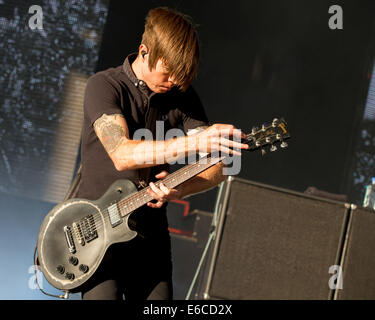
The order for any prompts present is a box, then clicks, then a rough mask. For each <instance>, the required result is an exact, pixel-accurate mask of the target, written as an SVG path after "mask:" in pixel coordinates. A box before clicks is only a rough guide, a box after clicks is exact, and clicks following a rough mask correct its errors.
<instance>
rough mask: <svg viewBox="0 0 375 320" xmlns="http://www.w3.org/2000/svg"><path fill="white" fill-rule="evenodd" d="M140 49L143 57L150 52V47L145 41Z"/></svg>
mask: <svg viewBox="0 0 375 320" xmlns="http://www.w3.org/2000/svg"><path fill="white" fill-rule="evenodd" d="M139 51H140V53H141V56H142V58H144V57H145V55H146V54H148V49H147V47H146V46H145V45H144V44H143V43H142V44H141V45H140V46H139Z"/></svg>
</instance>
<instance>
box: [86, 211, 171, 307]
mask: <svg viewBox="0 0 375 320" xmlns="http://www.w3.org/2000/svg"><path fill="white" fill-rule="evenodd" d="M149 214H154V215H155V214H156V211H151V212H149ZM141 224H142V223H140V225H141ZM154 227H155V225H154ZM150 229H152V228H150ZM153 229H154V230H155V229H156V228H153ZM157 229H158V230H162V231H158V232H157V233H156V234H153V233H150V232H147V228H146V232H143V235H144V237H140V236H137V237H136V238H134V239H133V240H130V241H128V242H124V243H117V244H113V245H112V246H110V247H109V248H108V250H107V253H106V255H105V256H104V258H103V261H102V263H101V265H100V266H99V268H98V270H97V271H96V272H95V274H94V275H93V276H92V278H91V279H89V281H88V282H87V284H86V285H85V287H84V288H83V289H82V298H83V299H84V300H92V299H95V300H122V299H125V300H146V299H155V300H156V299H157V300H159V299H160V300H168V299H172V297H173V288H172V258H171V240H170V236H169V232H168V228H167V225H166V224H164V225H163V227H162V228H157ZM141 230H143V229H141Z"/></svg>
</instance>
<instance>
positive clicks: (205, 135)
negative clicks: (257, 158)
mask: <svg viewBox="0 0 375 320" xmlns="http://www.w3.org/2000/svg"><path fill="white" fill-rule="evenodd" d="M245 137H246V135H245V134H244V133H242V132H241V130H239V129H236V128H235V127H234V126H233V125H231V124H221V123H216V124H214V125H212V126H210V127H208V128H207V129H205V130H204V131H202V132H200V133H197V135H196V138H197V144H198V148H199V150H198V151H199V152H208V153H214V152H222V153H225V154H227V155H231V154H233V155H237V156H240V155H241V152H240V151H237V150H234V148H235V149H249V146H248V145H247V144H244V143H241V142H240V141H241V138H245Z"/></svg>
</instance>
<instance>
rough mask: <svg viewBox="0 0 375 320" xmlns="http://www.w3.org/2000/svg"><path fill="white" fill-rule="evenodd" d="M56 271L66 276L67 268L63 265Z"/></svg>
mask: <svg viewBox="0 0 375 320" xmlns="http://www.w3.org/2000/svg"><path fill="white" fill-rule="evenodd" d="M56 271H57V272H58V273H60V274H64V272H65V267H64V266H63V265H61V264H60V265H58V266H57V267H56Z"/></svg>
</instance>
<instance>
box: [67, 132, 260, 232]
mask: <svg viewBox="0 0 375 320" xmlns="http://www.w3.org/2000/svg"><path fill="white" fill-rule="evenodd" d="M259 131H261V130H259ZM259 131H257V132H256V133H258V132H259ZM256 133H254V134H252V133H250V134H247V135H246V139H247V140H249V138H250V137H251V136H254V135H255V134H256ZM202 159H207V160H209V159H217V158H212V157H210V156H207V157H204V158H202ZM202 159H200V160H202ZM200 160H198V161H197V162H195V163H194V164H193V166H196V168H197V167H199V165H198V164H199V161H200ZM220 161H221V160H220ZM220 161H218V162H220ZM210 166H211V164H209V165H208V167H207V169H208V168H209V167H210ZM196 168H191V167H190V166H186V167H184V168H182V169H180V170H179V173H180V174H182V173H185V171H188V170H192V169H196ZM204 170H205V169H203V170H202V171H204ZM198 173H199V171H198ZM172 174H173V173H172ZM172 177H174V176H169V177H166V178H165V179H163V180H159V181H157V182H155V185H156V186H159V185H160V183H162V182H163V183H164V184H168V182H171V181H174V179H176V178H174V179H173V180H171V178H172ZM168 180H171V181H168ZM183 182H185V181H183ZM183 182H181V183H183ZM181 183H179V184H181ZM147 189H150V187H149V186H148V187H146V188H144V189H142V190H140V191H138V192H136V193H134V194H131V195H129V196H128V197H126V198H124V199H121V200H120V201H118V202H117V204H121V203H124V204H125V203H126V202H128V203H129V201H130V200H132V201H131V202H130V205H128V208H129V207H130V208H131V204H132V203H133V202H136V204H137V202H138V201H139V199H140V198H139V193H142V192H143V193H144V194H143V197H141V199H142V198H144V197H146V196H148V197H149V198H150V200H147V202H149V201H151V200H153V198H152V196H150V195H149V194H148V193H147V191H146V190H147ZM137 194H138V196H137V198H135V197H136V195H137ZM147 202H146V203H147ZM146 203H145V204H146ZM145 204H143V205H145ZM143 205H140V206H137V205H136V206H134V209H132V210H130V212H126V213H125V214H124V215H123V216H121V212H120V218H122V219H123V218H125V217H126V216H127V215H129V214H131V213H132V212H134V211H135V210H137V209H138V208H139V207H141V206H143ZM125 207H126V206H125ZM108 208H109V207H106V208H104V209H102V208H99V209H100V212H102V214H100V212H97V211H95V212H92V213H90V214H88V215H87V216H90V215H91V216H92V218H93V220H94V224H95V226H94V229H95V230H99V229H101V228H102V227H103V225H105V224H106V222H105V221H104V220H105V219H106V218H107V217H108V218H109V211H108ZM119 211H121V208H120V209H119ZM125 211H128V209H126V210H125ZM83 219H84V218H83ZM75 222H76V221H74V222H73V223H75ZM72 231H73V232H72V233H73V234H74V235H75V236H76V238H81V237H82V236H81V232H80V231H79V230H77V229H76V228H73V229H72Z"/></svg>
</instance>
